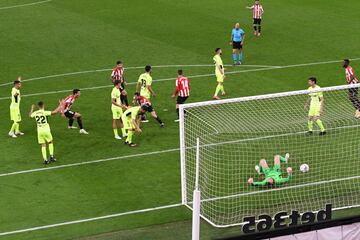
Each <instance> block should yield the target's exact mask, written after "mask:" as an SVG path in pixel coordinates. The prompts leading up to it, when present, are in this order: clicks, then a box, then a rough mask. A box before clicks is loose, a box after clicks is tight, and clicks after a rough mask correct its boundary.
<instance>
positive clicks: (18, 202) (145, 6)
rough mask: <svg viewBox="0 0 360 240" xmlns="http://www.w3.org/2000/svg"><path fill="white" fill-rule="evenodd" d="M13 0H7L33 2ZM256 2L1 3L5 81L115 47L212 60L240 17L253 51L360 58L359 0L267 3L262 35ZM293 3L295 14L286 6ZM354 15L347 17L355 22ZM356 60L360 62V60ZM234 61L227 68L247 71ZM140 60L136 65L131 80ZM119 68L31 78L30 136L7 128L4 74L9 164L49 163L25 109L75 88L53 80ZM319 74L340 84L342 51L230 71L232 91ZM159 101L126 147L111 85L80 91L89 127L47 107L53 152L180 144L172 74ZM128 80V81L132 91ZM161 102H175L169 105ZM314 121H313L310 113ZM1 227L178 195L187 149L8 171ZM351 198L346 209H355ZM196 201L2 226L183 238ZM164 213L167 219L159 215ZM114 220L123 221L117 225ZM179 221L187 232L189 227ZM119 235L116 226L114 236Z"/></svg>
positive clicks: (141, 57)
mask: <svg viewBox="0 0 360 240" xmlns="http://www.w3.org/2000/svg"><path fill="white" fill-rule="evenodd" d="M31 2H32V1H30V0H16V1H9V0H5V1H4V0H3V1H1V2H0V9H1V8H2V7H7V6H12V5H18V4H26V3H31ZM251 2H252V1H243V2H239V1H223V2H221V6H219V1H214V0H206V1H205V0H196V1H190V0H182V1H176V2H174V1H166V0H151V1H144V0H133V1H111V0H103V1H85V0H77V1H70V0H53V1H52V2H49V3H44V4H41V5H33V6H27V7H20V8H14V9H4V10H0V22H1V24H0V32H1V33H2V35H1V38H0V46H1V49H2V50H1V54H0V66H1V77H0V84H4V83H8V82H11V81H13V80H14V79H15V78H16V77H17V76H18V75H21V76H23V79H29V78H36V77H42V76H49V75H54V74H62V73H69V72H78V71H86V70H98V69H108V68H112V67H113V66H114V63H115V62H116V60H118V59H121V60H123V61H124V63H125V66H128V67H133V66H145V65H146V64H151V65H168V64H212V56H213V49H214V48H216V47H222V48H223V50H224V54H223V60H224V63H225V64H231V62H232V59H231V50H230V48H229V46H228V40H229V37H230V36H229V35H230V30H231V28H232V26H233V24H234V23H235V22H236V21H239V22H240V23H241V25H242V27H243V28H244V30H245V31H246V33H247V39H246V43H245V47H244V64H255V65H256V64H260V65H275V66H286V65H291V64H301V63H312V62H323V61H332V60H341V59H343V58H345V57H349V58H357V57H360V49H359V48H357V45H358V38H359V36H360V28H359V20H360V18H359V15H358V14H357V12H356V11H353V9H357V8H359V7H360V4H359V3H358V2H357V1H354V0H347V1H336V2H329V1H324V0H315V1H314V0H311V1H310V0H304V1H301V3H299V1H296V0H290V1H283V0H281V1H280V0H279V1H272V2H264V8H265V11H266V12H265V17H264V21H263V35H262V37H261V38H255V37H254V36H253V35H252V27H251V24H252V23H251V13H250V12H249V11H246V10H245V6H246V5H249V4H250V3H251ZM290 13H291V16H289V14H290ZM349 23H350V24H349ZM352 65H353V67H354V69H355V71H360V70H359V69H360V64H359V62H358V61H354V62H353V63H352ZM249 69H254V68H248V67H236V68H234V67H228V70H229V71H237V70H249ZM176 70H177V67H168V68H154V70H153V78H154V79H163V78H175V77H176ZM184 70H185V73H186V74H187V75H188V76H193V75H199V74H209V73H213V67H184ZM140 73H142V69H131V70H130V69H129V70H127V71H126V76H127V79H128V81H129V82H130V83H134V82H135V81H136V80H137V77H138V75H139V74H140ZM109 74H110V72H107V71H103V72H92V73H87V74H86V73H84V74H79V75H73V76H63V77H54V78H44V79H39V80H34V81H29V82H25V83H24V84H23V87H22V90H21V92H22V94H23V95H28V94H34V93H36V94H39V95H37V96H28V97H23V99H22V103H21V111H22V117H23V122H22V124H21V130H22V131H23V132H25V134H26V135H25V136H24V137H21V138H18V139H10V138H8V137H7V135H6V134H7V132H8V130H9V128H10V125H11V123H10V121H9V119H8V112H9V110H8V105H9V100H7V99H4V98H6V97H9V94H10V90H11V86H10V85H8V86H1V87H0V99H1V100H0V111H1V112H2V113H3V114H2V117H1V118H0V132H1V133H2V134H1V135H0V142H1V144H0V160H1V164H0V173H8V172H14V171H21V170H28V169H35V168H42V165H41V154H40V149H39V146H38V145H37V142H36V126H35V123H34V121H33V120H30V119H28V118H27V112H28V111H29V109H30V106H31V104H33V103H36V102H38V101H39V100H43V101H45V103H46V106H47V108H48V109H53V108H55V107H56V105H57V101H58V100H59V99H61V98H64V97H66V96H67V95H68V94H70V92H69V93H65V92H61V93H56V94H46V95H45V94H41V93H44V92H49V91H61V90H70V89H73V88H75V87H78V88H82V89H84V88H91V87H96V86H106V85H110V82H109ZM312 75H315V76H316V77H317V78H318V79H319V84H320V85H321V86H331V85H339V84H343V83H344V81H345V80H344V70H343V69H342V68H341V65H340V62H338V63H331V64H323V65H313V66H304V67H298V68H284V69H275V70H267V71H258V72H243V73H239V74H232V75H228V77H227V79H226V83H225V84H226V85H225V88H226V90H227V93H228V96H227V97H228V98H231V97H239V96H249V95H255V94H264V93H273V92H280V91H289V90H295V89H304V88H306V85H307V80H306V79H307V77H309V76H312ZM190 81H191V87H192V93H191V98H190V99H189V102H196V101H205V100H209V99H210V98H211V96H212V94H213V91H214V90H215V85H216V83H215V79H214V77H200V78H191V77H190ZM153 88H154V90H155V91H156V93H157V97H155V98H154V100H153V104H154V106H155V109H156V110H157V112H158V114H159V115H160V117H161V118H162V119H163V120H164V121H165V123H166V128H165V129H159V128H158V126H157V125H156V124H155V122H154V121H150V123H148V124H144V125H143V133H142V135H141V136H136V137H135V141H136V142H137V143H138V144H139V147H138V148H134V149H130V148H127V147H125V146H124V145H123V144H122V142H117V141H115V140H114V139H113V135H112V134H113V133H112V129H111V116H112V115H111V111H110V92H111V86H109V87H103V88H99V89H92V90H84V91H83V92H82V95H81V97H80V98H79V99H78V100H77V102H76V103H75V106H74V110H77V111H80V112H81V113H82V115H83V120H84V124H85V127H86V129H87V130H88V131H89V132H90V135H89V136H80V135H79V134H78V132H77V131H70V130H67V129H66V126H67V122H66V120H65V119H62V118H61V117H59V116H54V117H52V118H51V119H50V124H51V128H52V133H53V136H54V140H55V151H56V156H57V158H58V160H59V162H58V163H56V165H63V164H71V163H80V162H84V161H89V160H97V159H106V158H112V157H121V156H126V155H131V154H138V153H148V152H153V151H161V150H166V149H174V148H175V149H176V148H178V147H179V134H178V125H177V124H175V123H174V122H173V120H174V119H175V118H176V113H175V111H174V107H175V106H174V105H175V103H174V101H173V100H172V99H171V98H170V95H171V93H172V91H173V89H174V81H162V82H154V85H153ZM134 90H135V86H134V85H133V84H130V85H129V86H128V92H129V93H130V95H131V94H133V92H134ZM163 109H168V110H169V111H168V112H164V111H163ZM304 124H305V123H304ZM0 193H1V198H0V206H2V212H1V214H0V232H7V231H13V230H18V229H23V228H31V227H36V226H41V225H48V224H54V223H61V222H66V221H72V220H78V219H84V218H92V217H97V216H103V215H108V214H113V213H119V212H126V211H132V210H138V209H144V208H150V207H156V206H163V205H168V204H174V203H179V202H180V199H181V196H180V195H181V193H180V163H179V153H178V152H176V151H174V152H169V153H162V154H157V155H150V156H146V157H133V158H123V159H118V160H114V161H111V162H103V163H97V164H90V165H83V166H76V167H69V168H62V169H56V170H49V171H44V172H33V173H26V174H18V175H13V176H3V177H1V188H0ZM355 213H356V212H355V211H352V212H346V213H345V214H355ZM190 218H191V213H190V211H189V210H187V209H186V208H185V207H180V208H173V209H167V210H161V211H154V212H150V213H145V214H134V215H129V216H123V217H118V218H113V219H107V220H100V221H95V222H89V223H81V224H75V225H69V226H63V227H57V228H52V229H46V230H39V231H35V232H29V233H23V234H16V235H12V236H6V237H2V238H3V239H76V238H82V237H87V236H91V235H98V234H103V233H109V232H110V234H106V235H100V236H99V237H97V238H95V239H114V238H116V237H117V236H119V237H118V238H117V239H119V238H120V239H169V236H170V237H173V236H174V235H173V234H174V233H176V238H178V239H188V237H189V236H190V222H189V220H190ZM161 224H165V225H161ZM202 227H203V228H202V230H203V231H202V237H203V238H204V239H207V238H209V237H214V236H219V235H224V234H225V235H226V234H230V233H231V234H232V233H234V232H237V231H238V229H225V230H223V229H221V230H218V229H213V228H212V227H210V226H209V225H207V224H205V223H204V224H203V225H202ZM112 232H115V233H114V234H112ZM182 234H183V237H182ZM112 237H113V238H112Z"/></svg>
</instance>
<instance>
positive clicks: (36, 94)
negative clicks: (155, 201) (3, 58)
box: [0, 67, 278, 100]
mask: <svg viewBox="0 0 360 240" xmlns="http://www.w3.org/2000/svg"><path fill="white" fill-rule="evenodd" d="M274 68H275V67H274ZM276 68H278V67H276ZM262 69H263V68H257V69H252V70H262ZM266 69H268V68H266ZM247 71H249V70H240V71H232V72H228V73H227V74H236V73H242V72H247ZM210 76H215V74H214V73H210V74H200V75H193V76H188V77H189V78H201V77H210ZM165 81H175V77H171V78H161V79H155V80H153V82H165ZM136 83H137V82H129V83H128V84H127V85H134V84H136ZM108 87H113V85H102V86H96V87H87V88H81V91H84V90H95V89H102V88H108ZM70 91H72V89H66V90H59V91H50V92H41V93H31V94H24V95H21V97H32V96H41V95H49V94H56V93H63V92H70ZM5 99H10V97H1V98H0V100H5Z"/></svg>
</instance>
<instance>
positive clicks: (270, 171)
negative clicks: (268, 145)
mask: <svg viewBox="0 0 360 240" xmlns="http://www.w3.org/2000/svg"><path fill="white" fill-rule="evenodd" d="M289 157H290V155H289V153H286V154H285V157H283V156H280V155H275V156H274V166H273V167H272V168H270V167H269V166H268V165H267V162H266V160H265V159H261V160H260V163H259V165H256V166H255V170H256V171H257V173H258V174H259V175H262V174H264V175H265V179H264V180H262V181H260V182H254V179H253V178H249V180H248V183H249V184H250V185H253V186H266V185H275V186H280V185H282V184H283V183H287V182H288V181H289V180H290V179H291V176H292V168H291V167H288V168H287V169H286V171H287V173H288V176H287V177H282V176H281V175H282V173H281V165H280V164H281V162H283V163H287V162H288V160H289Z"/></svg>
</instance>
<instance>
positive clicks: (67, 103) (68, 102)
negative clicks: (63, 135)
mask: <svg viewBox="0 0 360 240" xmlns="http://www.w3.org/2000/svg"><path fill="white" fill-rule="evenodd" d="M78 97H80V89H74V90H73V94H72V95H70V96H68V97H67V98H65V100H64V102H63V104H62V106H61V109H62V110H61V114H62V115H63V116H65V117H67V118H68V119H69V126H68V128H69V129H73V128H76V127H74V126H73V123H74V118H76V121H77V123H78V125H79V128H80V134H89V133H88V132H86V131H85V129H84V128H83V124H82V120H81V114H80V113H78V112H73V111H71V107H72V105H73V104H74V102H75V100H76V99H77V98H78Z"/></svg>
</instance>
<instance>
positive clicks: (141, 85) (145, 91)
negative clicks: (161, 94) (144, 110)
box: [136, 65, 155, 122]
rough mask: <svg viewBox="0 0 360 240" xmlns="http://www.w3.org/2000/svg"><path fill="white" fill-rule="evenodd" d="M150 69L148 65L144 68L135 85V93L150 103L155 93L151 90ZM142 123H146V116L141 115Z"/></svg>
mask: <svg viewBox="0 0 360 240" xmlns="http://www.w3.org/2000/svg"><path fill="white" fill-rule="evenodd" d="M151 70H152V67H151V66H150V65H147V66H145V73H143V74H141V75H140V76H139V79H138V81H137V84H136V92H139V93H140V96H142V97H145V98H146V99H148V100H149V101H150V99H151V97H155V92H154V90H153V89H152V77H151ZM141 118H142V119H141V120H142V122H148V121H149V120H146V115H145V114H143V115H142V117H141Z"/></svg>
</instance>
